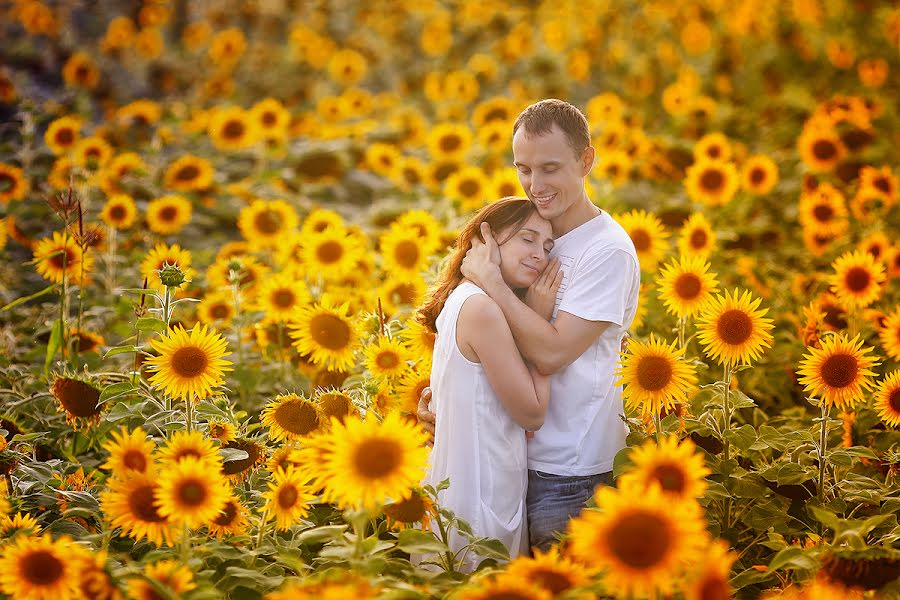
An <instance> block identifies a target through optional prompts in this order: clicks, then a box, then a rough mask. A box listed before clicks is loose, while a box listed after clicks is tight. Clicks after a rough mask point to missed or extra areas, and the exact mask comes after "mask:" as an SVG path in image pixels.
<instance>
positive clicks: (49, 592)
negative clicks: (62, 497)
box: [0, 535, 87, 600]
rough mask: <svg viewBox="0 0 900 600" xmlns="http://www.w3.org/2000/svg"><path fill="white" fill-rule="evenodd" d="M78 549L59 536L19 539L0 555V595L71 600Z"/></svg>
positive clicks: (80, 553) (82, 552)
mask: <svg viewBox="0 0 900 600" xmlns="http://www.w3.org/2000/svg"><path fill="white" fill-rule="evenodd" d="M86 553H87V550H85V549H84V548H83V547H82V546H80V545H78V544H76V543H75V542H73V541H72V540H71V539H70V538H68V537H66V536H62V537H60V538H59V539H56V540H53V539H52V538H51V537H50V536H49V535H42V536H38V537H25V536H19V537H18V538H17V539H15V540H13V541H12V542H10V543H9V544H8V545H6V546H5V547H4V548H3V551H2V553H0V591H2V592H3V593H4V594H8V595H9V597H10V598H22V599H23V600H60V599H65V598H72V597H74V596H75V592H76V589H77V585H78V573H77V571H76V569H77V567H78V565H79V561H78V560H76V559H78V558H79V557H82V556H84V555H85V554H86Z"/></svg>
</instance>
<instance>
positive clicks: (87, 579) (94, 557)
mask: <svg viewBox="0 0 900 600" xmlns="http://www.w3.org/2000/svg"><path fill="white" fill-rule="evenodd" d="M78 562H79V563H80V564H79V565H78V567H77V570H78V590H77V594H76V596H75V597H76V598H89V599H91V600H122V599H123V598H124V596H122V593H121V592H120V591H119V588H118V586H117V585H116V584H115V583H114V582H113V579H112V576H111V575H110V574H109V572H108V570H107V553H106V551H104V550H100V551H98V552H95V553H85V555H84V556H83V557H82V558H81V560H79V561H78Z"/></svg>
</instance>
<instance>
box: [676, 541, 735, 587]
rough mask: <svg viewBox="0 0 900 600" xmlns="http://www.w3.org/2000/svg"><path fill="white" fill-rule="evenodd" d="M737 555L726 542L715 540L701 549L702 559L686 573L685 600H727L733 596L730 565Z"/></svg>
mask: <svg viewBox="0 0 900 600" xmlns="http://www.w3.org/2000/svg"><path fill="white" fill-rule="evenodd" d="M735 559H737V555H736V554H735V553H733V552H731V551H730V550H729V549H728V544H727V542H724V541H722V540H716V541H714V542H712V543H710V544H709V546H708V547H707V548H706V549H704V550H703V560H702V561H700V562H699V564H697V565H695V566H694V567H692V568H691V570H690V572H689V574H688V582H689V583H688V584H687V586H686V589H685V590H684V592H685V596H684V597H685V600H727V599H728V598H733V597H734V590H732V588H731V583H730V581H731V565H732V563H734V561H735Z"/></svg>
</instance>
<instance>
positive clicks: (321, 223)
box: [300, 208, 347, 235]
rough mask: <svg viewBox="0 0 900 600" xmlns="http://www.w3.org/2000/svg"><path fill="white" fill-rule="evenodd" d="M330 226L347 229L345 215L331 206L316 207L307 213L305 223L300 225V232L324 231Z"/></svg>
mask: <svg viewBox="0 0 900 600" xmlns="http://www.w3.org/2000/svg"><path fill="white" fill-rule="evenodd" d="M329 227H337V228H340V229H345V228H346V227H347V223H346V222H345V221H344V217H342V216H341V213H339V212H337V211H334V210H331V209H330V208H314V209H313V210H311V211H310V212H309V214H308V215H306V218H305V219H303V224H302V225H301V226H300V233H301V234H303V235H309V234H311V233H322V232H323V231H325V230H326V229H328V228H329Z"/></svg>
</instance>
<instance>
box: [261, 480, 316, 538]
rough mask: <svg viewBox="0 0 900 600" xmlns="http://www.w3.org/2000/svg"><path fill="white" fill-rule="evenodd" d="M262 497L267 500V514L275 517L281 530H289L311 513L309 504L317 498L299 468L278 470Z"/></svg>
mask: <svg viewBox="0 0 900 600" xmlns="http://www.w3.org/2000/svg"><path fill="white" fill-rule="evenodd" d="M262 497H263V498H264V499H265V500H266V506H265V508H264V510H265V514H267V515H269V518H270V519H275V527H276V528H277V529H278V530H279V531H287V530H288V529H290V528H291V525H294V524H295V523H297V521H298V520H300V519H301V518H303V517H305V516H306V515H307V514H308V513H309V505H310V504H311V503H312V501H313V500H315V498H316V497H315V495H313V494H312V490H311V489H310V487H309V486H307V485H306V480H305V478H304V477H303V475H302V474H301V472H300V471H299V470H297V469H294V468H292V467H289V468H288V469H287V470H286V471H282V470H280V469H279V470H277V471H275V472H274V473H273V474H272V480H271V481H270V482H269V491H267V492H266V493H264V494H263V495H262Z"/></svg>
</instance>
